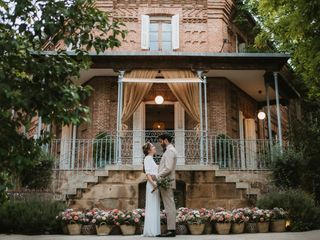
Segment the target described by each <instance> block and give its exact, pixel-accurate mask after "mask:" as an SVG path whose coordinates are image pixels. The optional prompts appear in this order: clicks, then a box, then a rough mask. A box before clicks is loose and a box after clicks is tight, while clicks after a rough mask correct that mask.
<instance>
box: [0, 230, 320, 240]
mask: <svg viewBox="0 0 320 240" xmlns="http://www.w3.org/2000/svg"><path fill="white" fill-rule="evenodd" d="M38 239H41V240H78V239H79V240H100V239H101V240H140V239H158V238H144V237H141V236H126V237H124V236H83V235H82V236H80V235H79V236H67V235H34V236H26V235H4V234H0V240H38ZM160 239H161V238H160ZM162 239H167V240H168V239H173V238H162ZM175 239H179V240H182V239H183V240H184V239H188V240H189V239H190V240H256V239H257V240H320V230H315V231H309V232H296V233H293V232H286V233H258V234H232V235H231V234H230V235H199V236H192V235H180V236H177V237H176V238H175Z"/></svg>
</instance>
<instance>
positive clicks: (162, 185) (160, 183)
mask: <svg viewBox="0 0 320 240" xmlns="http://www.w3.org/2000/svg"><path fill="white" fill-rule="evenodd" d="M172 181H173V179H171V178H169V177H168V176H167V177H163V178H162V177H160V178H157V180H156V183H157V186H156V187H155V188H154V189H153V190H152V191H151V193H153V192H154V191H155V190H157V189H159V190H160V189H163V190H167V189H169V188H170V187H171V182H172Z"/></svg>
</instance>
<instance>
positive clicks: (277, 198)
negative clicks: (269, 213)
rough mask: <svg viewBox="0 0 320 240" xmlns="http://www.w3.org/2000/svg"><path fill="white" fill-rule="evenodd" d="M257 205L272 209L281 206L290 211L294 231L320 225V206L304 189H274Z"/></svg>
mask: <svg viewBox="0 0 320 240" xmlns="http://www.w3.org/2000/svg"><path fill="white" fill-rule="evenodd" d="M257 207H259V208H265V209H272V208H274V207H280V208H283V209H285V210H286V211H288V213H289V218H290V219H291V221H292V222H291V230H292V231H306V230H311V229H316V228H318V227H320V208H319V207H318V206H317V205H316V203H315V200H314V198H313V196H312V195H309V194H307V193H305V192H303V191H302V190H297V189H295V190H293V189H292V190H286V191H274V192H271V193H268V194H266V195H264V196H263V197H262V198H260V199H259V200H258V202H257Z"/></svg>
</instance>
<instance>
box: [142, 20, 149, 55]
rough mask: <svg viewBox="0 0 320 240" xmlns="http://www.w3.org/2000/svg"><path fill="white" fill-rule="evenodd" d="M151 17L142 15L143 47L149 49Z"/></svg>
mask: <svg viewBox="0 0 320 240" xmlns="http://www.w3.org/2000/svg"><path fill="white" fill-rule="evenodd" d="M149 25H150V17H149V16H148V15H141V49H145V50H149Z"/></svg>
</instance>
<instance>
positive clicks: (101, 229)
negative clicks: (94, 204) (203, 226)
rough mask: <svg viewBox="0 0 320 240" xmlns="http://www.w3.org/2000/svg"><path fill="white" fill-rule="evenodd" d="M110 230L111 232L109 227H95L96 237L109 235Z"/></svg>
mask: <svg viewBox="0 0 320 240" xmlns="http://www.w3.org/2000/svg"><path fill="white" fill-rule="evenodd" d="M111 230H112V226H109V225H100V226H98V225H96V231H97V235H99V236H106V235H109V234H110V232H111Z"/></svg>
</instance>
